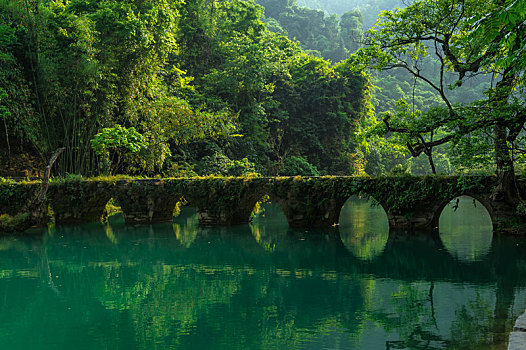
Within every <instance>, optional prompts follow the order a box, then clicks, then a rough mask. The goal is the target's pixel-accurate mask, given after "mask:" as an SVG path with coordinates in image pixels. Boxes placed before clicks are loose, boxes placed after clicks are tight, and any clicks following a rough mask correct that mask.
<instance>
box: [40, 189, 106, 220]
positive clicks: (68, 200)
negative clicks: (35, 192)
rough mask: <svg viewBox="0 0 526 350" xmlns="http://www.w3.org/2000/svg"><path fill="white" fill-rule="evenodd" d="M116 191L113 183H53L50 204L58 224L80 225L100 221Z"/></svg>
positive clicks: (49, 194) (50, 190) (49, 193)
mask: <svg viewBox="0 0 526 350" xmlns="http://www.w3.org/2000/svg"><path fill="white" fill-rule="evenodd" d="M113 191H114V186H113V184H112V183H108V182H99V181H78V182H75V183H74V185H73V184H72V183H69V184H68V183H52V184H51V185H50V187H49V192H48V196H49V202H50V205H51V208H52V210H53V212H54V214H55V223H57V224H80V223H86V222H96V221H100V220H101V218H102V215H103V213H104V209H105V207H106V204H107V203H108V201H109V200H110V198H111V194H112V192H113Z"/></svg>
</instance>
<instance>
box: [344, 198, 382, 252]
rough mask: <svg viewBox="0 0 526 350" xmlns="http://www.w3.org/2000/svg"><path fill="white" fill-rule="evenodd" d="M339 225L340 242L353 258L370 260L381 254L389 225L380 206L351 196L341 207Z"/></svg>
mask: <svg viewBox="0 0 526 350" xmlns="http://www.w3.org/2000/svg"><path fill="white" fill-rule="evenodd" d="M339 223H340V225H339V226H340V227H339V230H340V236H341V239H342V242H343V244H344V245H345V246H346V247H347V249H349V251H350V252H351V253H352V254H353V255H354V256H356V257H357V258H360V259H364V260H370V259H372V258H374V257H376V256H378V255H380V254H381V253H382V251H383V249H384V247H385V244H386V243H387V240H388V238H389V223H388V221H387V215H386V214H385V211H384V210H383V208H382V207H381V206H378V205H377V206H375V205H373V203H372V201H367V200H365V199H363V198H358V197H356V196H353V197H351V198H350V199H349V200H347V202H346V203H345V205H344V206H343V208H342V211H341V214H340V220H339Z"/></svg>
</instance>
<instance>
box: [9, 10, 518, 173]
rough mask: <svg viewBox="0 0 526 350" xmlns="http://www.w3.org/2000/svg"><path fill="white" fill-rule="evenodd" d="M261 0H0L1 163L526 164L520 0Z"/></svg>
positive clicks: (251, 169) (219, 166)
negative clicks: (52, 156) (56, 153)
mask: <svg viewBox="0 0 526 350" xmlns="http://www.w3.org/2000/svg"><path fill="white" fill-rule="evenodd" d="M257 2H258V4H256V3H255V2H254V1H252V0H250V1H243V0H188V1H185V2H183V1H180V0H149V1H137V0H126V1H103V2H100V1H95V0H69V1H66V0H60V1H59V0H23V1H18V0H17V1H14V0H2V1H0V14H1V16H0V39H1V40H0V64H1V66H0V80H1V84H0V113H1V116H2V122H1V123H0V124H1V125H0V132H1V134H2V135H3V136H2V139H1V141H0V142H1V146H2V147H1V149H2V151H1V157H2V162H3V165H4V166H3V167H4V168H5V169H15V170H16V169H17V167H20V166H27V164H31V162H33V165H34V164H35V163H36V164H42V162H44V161H45V160H46V159H47V158H49V156H50V154H52V153H53V151H54V150H55V149H56V148H58V147H65V152H64V154H63V155H62V156H61V157H60V158H59V160H58V162H57V168H56V173H57V174H58V175H65V174H82V175H97V174H117V173H126V174H131V175H147V176H152V175H158V174H159V175H163V176H176V175H195V174H198V175H208V174H219V175H243V174H249V173H258V174H262V175H297V174H301V175H323V174H340V175H351V174H369V175H381V174H388V173H393V172H397V173H400V172H402V173H404V172H411V173H413V174H429V173H431V172H434V173H455V172H465V171H480V170H483V171H489V172H493V171H495V170H497V171H500V170H502V169H504V168H506V169H508V168H509V165H510V164H512V165H513V167H517V166H518V167H522V162H521V160H522V154H523V148H522V138H521V136H522V133H523V129H522V128H523V124H524V123H523V118H524V112H523V110H524V106H523V101H524V98H523V97H524V95H523V94H524V91H523V87H524V84H523V83H524V81H523V76H524V74H523V73H524V65H523V62H524V61H525V60H524V30H523V29H524V28H523V27H524V18H525V17H526V15H525V9H524V7H525V6H524V4H522V2H520V1H518V0H495V1H490V2H487V3H484V4H479V2H477V1H474V0H473V1H464V2H456V1H454V0H440V1H438V2H437V1H435V2H431V1H428V0H421V1H415V2H407V1H395V0H367V1H362V2H357V1H348V2H346V1H338V0H301V1H297V2H296V1H295V0H257ZM382 11H383V12H382ZM379 15H380V17H378V16H379ZM375 23H376V24H375ZM371 27H372V28H371ZM503 86H505V87H506V88H507V89H508V90H502V88H503ZM500 91H506V92H505V93H501V92H500ZM501 94H504V96H503V97H502V98H500V99H499V98H496V97H495V96H500V95H501ZM496 101H497V102H498V103H497V102H496ZM496 103H497V104H496ZM496 126H499V127H498V128H497V127H496ZM499 128H500V129H499ZM497 129H498V130H497ZM499 130H500V131H499ZM496 133H497V134H499V133H500V134H499V136H498V137H497V136H496ZM499 138H500V140H501V141H500V144H498V145H497V142H496V139H499ZM499 152H504V153H505V155H504V153H502V154H500V157H499V155H498V154H499ZM504 158H506V161H505V163H506V162H507V163H506V164H508V165H503V164H504V163H502V162H503V159H504ZM21 160H23V161H24V162H25V163H24V162H22V163H23V164H22V165H20V164H17V163H20V162H21ZM510 162H511V163H510ZM499 169H500V170H499Z"/></svg>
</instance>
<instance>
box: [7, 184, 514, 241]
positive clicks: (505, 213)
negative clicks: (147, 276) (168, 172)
mask: <svg viewBox="0 0 526 350" xmlns="http://www.w3.org/2000/svg"><path fill="white" fill-rule="evenodd" d="M39 186H40V185H39V184H38V183H31V182H29V183H22V182H19V183H15V182H3V183H0V214H10V215H15V214H17V213H20V212H23V210H24V208H25V207H27V205H28V203H29V202H30V200H31V199H32V198H35V196H36V195H35V194H36V193H37V192H38V190H39ZM495 186H496V178H495V177H492V176H468V177H466V176H464V177H458V176H443V177H440V176H427V177H414V176H400V177H377V178H367V177H337V176H325V177H275V178H263V177H259V178H258V177H248V178H234V177H203V178H199V177H198V178H166V179H126V180H118V179H111V178H110V179H106V180H98V179H91V180H60V181H55V182H52V183H51V185H50V187H49V191H48V196H47V197H48V201H49V205H50V208H51V209H52V210H53V212H54V215H55V220H56V223H57V224H65V223H82V222H90V221H98V220H101V218H103V217H104V214H105V208H106V204H107V203H108V201H109V200H110V199H111V198H114V199H116V201H117V202H118V203H119V204H120V206H121V208H122V211H123V214H124V218H125V221H126V223H130V224H142V223H146V224H148V223H155V222H163V221H171V220H172V217H173V212H174V208H175V207H176V206H177V205H178V203H179V202H181V201H184V202H186V203H187V204H188V205H192V206H194V207H195V208H196V211H197V214H198V218H199V222H200V224H201V225H205V226H210V225H225V226H228V225H237V224H244V223H248V222H249V221H250V215H251V213H252V211H253V208H254V206H255V204H256V203H257V202H258V201H260V200H261V199H262V198H264V197H265V196H269V197H270V200H271V201H273V202H277V203H279V204H280V205H281V207H282V209H283V212H284V213H285V215H286V217H287V220H288V222H289V225H290V227H292V228H329V227H332V226H335V225H336V224H337V223H338V220H339V216H340V211H341V208H342V207H343V205H344V203H345V202H346V201H347V199H348V198H349V197H351V196H353V195H358V196H362V197H365V198H371V199H373V200H374V201H375V202H377V203H378V204H379V205H381V206H382V207H383V209H384V210H385V212H386V213H387V217H388V220H389V226H390V228H391V229H395V230H397V229H399V230H415V231H420V230H422V231H425V230H433V229H436V228H437V227H438V220H439V217H440V214H441V212H442V210H443V209H444V207H445V206H446V205H447V204H448V203H449V202H450V201H451V200H452V199H454V198H457V197H459V196H462V195H468V196H471V197H473V198H474V199H476V200H478V201H479V202H480V203H481V204H482V205H483V206H484V207H485V208H486V209H487V211H488V213H489V215H490V217H491V219H492V222H493V226H494V229H495V231H518V230H519V231H520V228H521V226H520V225H521V221H520V218H519V216H518V215H517V214H516V213H515V210H514V209H511V208H510V207H509V206H508V205H507V204H506V203H502V202H497V201H493V200H492V198H491V193H492V190H493V188H494V187H495ZM521 187H522V186H521ZM521 190H522V189H521Z"/></svg>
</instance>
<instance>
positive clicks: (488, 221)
mask: <svg viewBox="0 0 526 350" xmlns="http://www.w3.org/2000/svg"><path fill="white" fill-rule="evenodd" d="M489 209H490V210H491V207H490V208H489ZM490 210H488V208H487V207H486V206H485V205H484V204H483V203H482V202H481V201H479V200H477V199H476V198H474V197H472V196H467V195H464V196H459V197H457V198H455V199H453V200H452V201H450V202H449V203H448V204H446V205H445V206H444V207H443V208H442V210H441V211H440V212H439V213H437V215H439V225H438V232H439V236H440V240H441V241H442V243H443V245H444V247H445V249H446V250H447V251H448V252H449V253H450V254H451V255H452V256H453V257H454V258H455V259H457V260H459V261H464V262H473V261H478V260H481V259H483V258H484V257H485V256H486V255H487V254H488V253H489V252H490V250H491V246H492V241H493V219H492V217H491V211H490Z"/></svg>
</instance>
